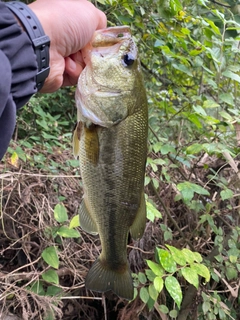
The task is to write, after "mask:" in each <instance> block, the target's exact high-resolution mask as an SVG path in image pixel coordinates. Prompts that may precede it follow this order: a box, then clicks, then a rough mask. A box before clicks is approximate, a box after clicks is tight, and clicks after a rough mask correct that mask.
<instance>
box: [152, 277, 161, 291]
mask: <svg viewBox="0 0 240 320" xmlns="http://www.w3.org/2000/svg"><path fill="white" fill-rule="evenodd" d="M153 285H154V287H155V289H156V290H157V292H159V293H160V292H161V291H162V289H163V278H161V277H156V278H155V279H154V280H153Z"/></svg>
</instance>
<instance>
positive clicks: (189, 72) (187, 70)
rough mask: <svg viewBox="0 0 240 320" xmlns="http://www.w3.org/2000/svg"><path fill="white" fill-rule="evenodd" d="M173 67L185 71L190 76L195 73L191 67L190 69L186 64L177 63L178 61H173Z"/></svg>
mask: <svg viewBox="0 0 240 320" xmlns="http://www.w3.org/2000/svg"><path fill="white" fill-rule="evenodd" d="M172 67H173V68H175V69H177V70H179V71H181V72H184V73H186V74H187V75H188V76H190V77H192V76H193V74H192V71H191V69H189V68H188V67H186V66H185V65H184V64H176V63H173V64H172Z"/></svg>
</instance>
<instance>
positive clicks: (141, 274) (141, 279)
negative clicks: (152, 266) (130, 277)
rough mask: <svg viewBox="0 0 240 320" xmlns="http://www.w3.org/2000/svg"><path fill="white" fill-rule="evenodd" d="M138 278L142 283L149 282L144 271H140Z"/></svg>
mask: <svg viewBox="0 0 240 320" xmlns="http://www.w3.org/2000/svg"><path fill="white" fill-rule="evenodd" d="M138 280H139V282H141V283H142V284H145V283H146V282H147V278H146V276H145V274H144V273H142V272H139V273H138Z"/></svg>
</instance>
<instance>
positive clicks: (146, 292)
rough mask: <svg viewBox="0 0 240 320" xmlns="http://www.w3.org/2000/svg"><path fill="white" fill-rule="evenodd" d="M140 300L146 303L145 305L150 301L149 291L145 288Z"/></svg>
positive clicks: (142, 289) (141, 291)
mask: <svg viewBox="0 0 240 320" xmlns="http://www.w3.org/2000/svg"><path fill="white" fill-rule="evenodd" d="M139 295H140V298H141V300H142V301H143V302H144V303H147V302H148V299H149V293H148V290H147V288H145V287H142V288H141V289H140V294H139Z"/></svg>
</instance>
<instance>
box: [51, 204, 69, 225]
mask: <svg viewBox="0 0 240 320" xmlns="http://www.w3.org/2000/svg"><path fill="white" fill-rule="evenodd" d="M54 218H55V220H56V221H57V222H60V223H61V222H65V221H67V220H68V215H67V210H66V208H65V206H64V205H63V204H62V203H58V204H57V205H56V206H55V208H54Z"/></svg>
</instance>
